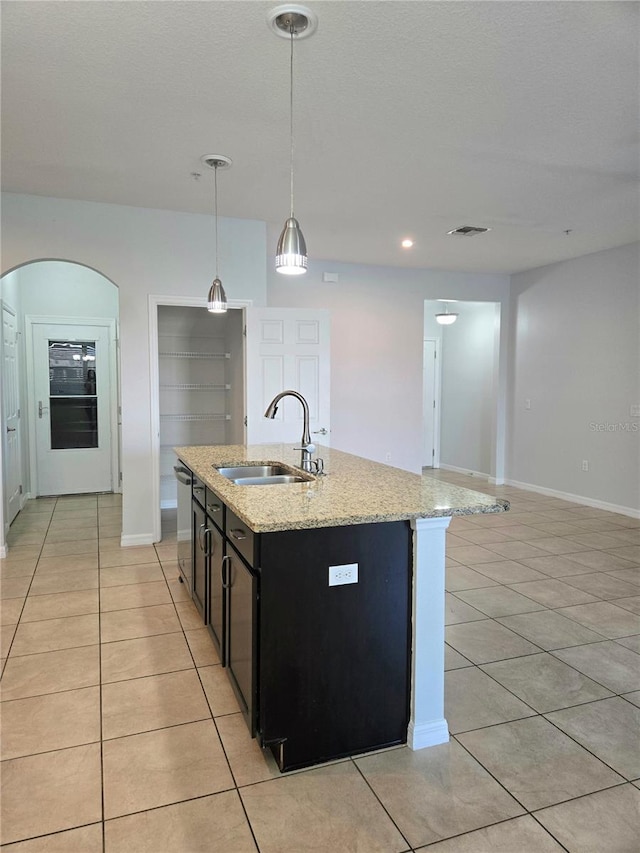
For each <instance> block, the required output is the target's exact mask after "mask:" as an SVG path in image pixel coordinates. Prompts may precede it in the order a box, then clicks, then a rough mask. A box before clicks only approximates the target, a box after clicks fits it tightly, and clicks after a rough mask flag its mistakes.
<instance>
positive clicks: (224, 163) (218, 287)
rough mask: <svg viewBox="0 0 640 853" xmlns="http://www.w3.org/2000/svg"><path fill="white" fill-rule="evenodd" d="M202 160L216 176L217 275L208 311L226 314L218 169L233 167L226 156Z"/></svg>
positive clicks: (207, 157) (212, 155)
mask: <svg viewBox="0 0 640 853" xmlns="http://www.w3.org/2000/svg"><path fill="white" fill-rule="evenodd" d="M200 160H201V162H202V163H203V164H204V165H205V166H207V167H208V168H209V169H213V175H214V208H213V218H214V230H215V238H216V275H215V278H214V279H213V281H212V283H211V287H210V288H209V298H208V299H207V311H208V312H209V313H210V314H226V312H227V294H226V293H225V292H224V287H223V286H222V282H221V281H220V278H219V276H218V169H228V168H229V166H230V165H231V158H230V157H225V155H224V154H205V155H204V157H201V158H200Z"/></svg>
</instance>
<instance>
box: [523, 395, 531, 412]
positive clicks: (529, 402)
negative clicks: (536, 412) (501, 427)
mask: <svg viewBox="0 0 640 853" xmlns="http://www.w3.org/2000/svg"><path fill="white" fill-rule="evenodd" d="M524 407H525V409H526V410H527V411H529V410H530V409H531V400H530V399H529V397H527V398H526V399H525V401H524Z"/></svg>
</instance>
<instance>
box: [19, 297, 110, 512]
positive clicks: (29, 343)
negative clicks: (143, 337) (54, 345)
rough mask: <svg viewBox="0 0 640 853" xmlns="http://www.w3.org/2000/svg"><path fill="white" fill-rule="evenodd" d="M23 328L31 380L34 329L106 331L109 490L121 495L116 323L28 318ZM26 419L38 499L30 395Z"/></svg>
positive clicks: (100, 319) (33, 486)
mask: <svg viewBox="0 0 640 853" xmlns="http://www.w3.org/2000/svg"><path fill="white" fill-rule="evenodd" d="M24 324H25V356H26V375H27V377H30V376H31V377H33V376H34V368H35V365H34V360H33V337H34V327H35V326H99V327H102V328H105V329H107V331H108V335H109V352H108V361H109V365H108V367H109V429H110V431H111V489H112V491H113V492H120V491H121V489H122V486H121V483H120V452H119V448H120V438H119V417H118V413H119V408H120V407H119V400H120V386H119V374H118V321H117V320H116V319H115V318H106V317H60V316H57V315H56V316H49V315H47V316H40V315H37V314H27V315H26V316H25V318H24ZM27 417H28V423H29V468H30V475H31V496H32V497H33V495H34V494H35V495H37V494H38V491H39V488H38V452H37V439H36V403H35V397H34V396H32V394H28V395H27Z"/></svg>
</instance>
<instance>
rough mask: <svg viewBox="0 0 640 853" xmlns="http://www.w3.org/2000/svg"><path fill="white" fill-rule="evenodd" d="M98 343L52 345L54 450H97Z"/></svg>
mask: <svg viewBox="0 0 640 853" xmlns="http://www.w3.org/2000/svg"><path fill="white" fill-rule="evenodd" d="M97 391H98V389H97V387H96V343H95V341H51V340H50V341H49V412H50V418H51V449H52V450H66V449H69V448H80V447H82V448H86V447H98V396H97Z"/></svg>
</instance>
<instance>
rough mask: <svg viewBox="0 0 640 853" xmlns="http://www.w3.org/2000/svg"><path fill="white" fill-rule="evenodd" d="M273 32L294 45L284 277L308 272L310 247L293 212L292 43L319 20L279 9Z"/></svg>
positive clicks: (281, 250) (280, 257)
mask: <svg viewBox="0 0 640 853" xmlns="http://www.w3.org/2000/svg"><path fill="white" fill-rule="evenodd" d="M267 22H268V24H269V25H270V26H271V28H272V29H273V30H274V32H275V33H276V34H277V35H279V36H282V37H283V38H288V39H289V42H290V45H291V54H290V63H289V77H290V79H289V84H290V85H289V138H290V176H291V204H290V215H289V218H288V219H287V221H286V222H285V224H284V228H283V229H282V233H281V234H280V239H279V240H278V246H277V248H276V270H277V271H278V272H280V273H283V274H284V275H302V274H303V273H306V271H307V244H306V243H305V239H304V236H303V234H302V230H301V228H300V224H299V222H298V220H297V219H296V218H295V216H294V210H293V42H294V39H296V38H298V39H301V38H307V37H308V36H310V35H311V34H312V33H313V32H315V29H316V27H317V25H318V19H317V17H316V16H315V15H314V14H313V13H312V12H311V10H309V9H307V8H306V7H305V6H299V5H297V4H292V5H286V6H278V7H277V8H276V9H272V10H271V12H270V13H269V15H268V16H267Z"/></svg>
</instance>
